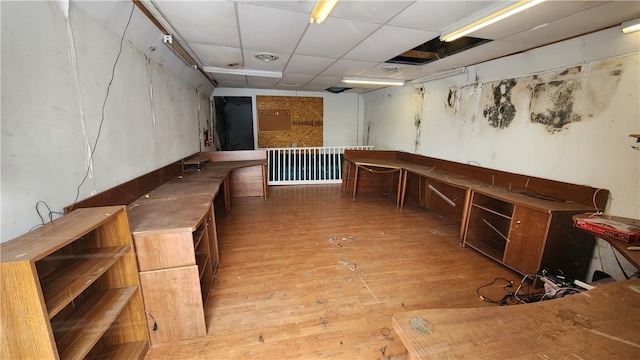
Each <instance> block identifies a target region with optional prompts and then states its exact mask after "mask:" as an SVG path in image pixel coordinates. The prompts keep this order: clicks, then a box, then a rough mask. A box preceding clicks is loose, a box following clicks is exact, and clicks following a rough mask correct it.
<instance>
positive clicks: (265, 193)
mask: <svg viewBox="0 0 640 360" xmlns="http://www.w3.org/2000/svg"><path fill="white" fill-rule="evenodd" d="M267 181H268V180H267V164H263V165H262V194H263V196H264V203H265V204H266V203H267V196H268V193H269V187H268V184H267Z"/></svg>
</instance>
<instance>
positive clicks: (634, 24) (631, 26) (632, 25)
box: [620, 18, 640, 34]
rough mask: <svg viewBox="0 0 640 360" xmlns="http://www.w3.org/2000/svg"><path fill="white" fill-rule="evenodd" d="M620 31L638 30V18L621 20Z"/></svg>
mask: <svg viewBox="0 0 640 360" xmlns="http://www.w3.org/2000/svg"><path fill="white" fill-rule="evenodd" d="M620 31H622V32H623V33H625V34H628V33H632V32H634V31H640V18H637V19H633V20H629V21H625V22H623V23H622V25H620Z"/></svg>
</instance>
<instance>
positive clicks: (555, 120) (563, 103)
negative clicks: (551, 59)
mask: <svg viewBox="0 0 640 360" xmlns="http://www.w3.org/2000/svg"><path fill="white" fill-rule="evenodd" d="M580 72H581V66H575V67H572V68H569V69H566V70H564V71H562V72H560V73H557V74H553V75H551V76H550V77H548V79H545V80H542V79H541V78H540V77H539V76H533V77H532V81H531V84H530V85H529V89H530V91H531V97H530V99H531V100H530V104H529V108H530V111H531V122H532V123H537V124H542V125H545V127H546V129H547V131H549V132H551V133H554V132H558V131H561V130H562V129H564V128H565V126H566V125H567V124H570V123H572V122H576V121H580V120H581V119H582V115H580V114H578V113H576V112H574V100H575V98H576V97H577V95H578V93H579V91H580V87H581V85H580V84H581V81H580V79H579V78H578V76H577V74H579V73H580Z"/></svg>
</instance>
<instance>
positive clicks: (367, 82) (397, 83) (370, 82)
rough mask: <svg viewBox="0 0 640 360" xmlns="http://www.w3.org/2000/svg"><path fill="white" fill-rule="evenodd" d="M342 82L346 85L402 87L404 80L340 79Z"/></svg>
mask: <svg viewBox="0 0 640 360" xmlns="http://www.w3.org/2000/svg"><path fill="white" fill-rule="evenodd" d="M342 82H343V83H346V84H363V85H392V86H402V85H404V80H393V79H372V78H355V77H344V78H342Z"/></svg>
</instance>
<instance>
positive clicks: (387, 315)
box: [146, 185, 520, 359]
mask: <svg viewBox="0 0 640 360" xmlns="http://www.w3.org/2000/svg"><path fill="white" fill-rule="evenodd" d="M269 191H270V198H269V203H268V204H265V203H264V202H263V201H262V199H261V198H255V197H254V198H238V199H235V200H234V203H233V205H232V206H233V209H232V212H231V215H230V216H229V217H225V216H224V215H223V216H221V217H219V218H218V219H217V225H218V235H219V236H218V241H219V247H220V268H219V270H218V275H217V279H216V281H215V282H214V287H215V289H214V291H213V292H212V294H211V297H210V298H209V302H208V306H207V309H206V316H207V324H208V329H207V336H205V337H202V338H198V339H193V340H188V341H183V342H180V343H176V344H172V345H165V346H162V347H155V348H153V349H151V350H150V351H149V353H148V354H147V356H146V359H214V358H218V359H222V358H223V359H252V358H253V359H290V358H295V359H316V358H339V359H404V358H406V349H405V348H404V346H403V345H402V343H401V341H400V339H399V338H398V336H397V335H396V334H395V333H394V331H393V327H392V315H393V314H394V313H396V312H399V311H408V310H417V309H425V308H463V307H480V306H496V305H492V304H489V303H486V302H483V301H482V300H481V299H480V298H479V297H478V295H477V294H476V289H477V288H478V287H479V286H481V285H485V284H488V283H490V282H491V281H493V279H494V278H496V277H502V278H506V279H510V280H513V281H514V282H518V281H519V280H520V276H519V275H517V274H515V273H513V272H512V271H510V270H508V269H507V268H505V267H503V266H500V265H498V264H497V263H495V262H493V261H491V260H488V259H487V258H485V257H484V256H482V255H480V254H479V253H477V252H476V251H474V250H472V249H468V248H462V247H461V246H460V245H459V236H458V231H459V226H458V224H456V223H454V222H451V221H450V220H448V219H446V218H443V217H441V216H438V215H436V214H434V213H431V212H429V211H427V210H425V209H424V208H420V207H418V206H417V204H408V205H406V206H405V208H404V210H398V209H396V206H395V195H393V194H391V195H388V196H385V195H379V194H365V193H363V194H358V197H357V198H356V200H355V201H353V200H352V199H351V196H350V194H345V193H342V192H341V189H340V185H315V186H282V187H271V188H270V189H269ZM498 290H499V291H503V290H502V289H498ZM486 291H489V293H485V295H494V296H495V297H496V298H498V299H499V298H501V297H502V296H503V295H504V292H496V293H495V294H491V291H496V290H495V289H492V288H488V289H486Z"/></svg>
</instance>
